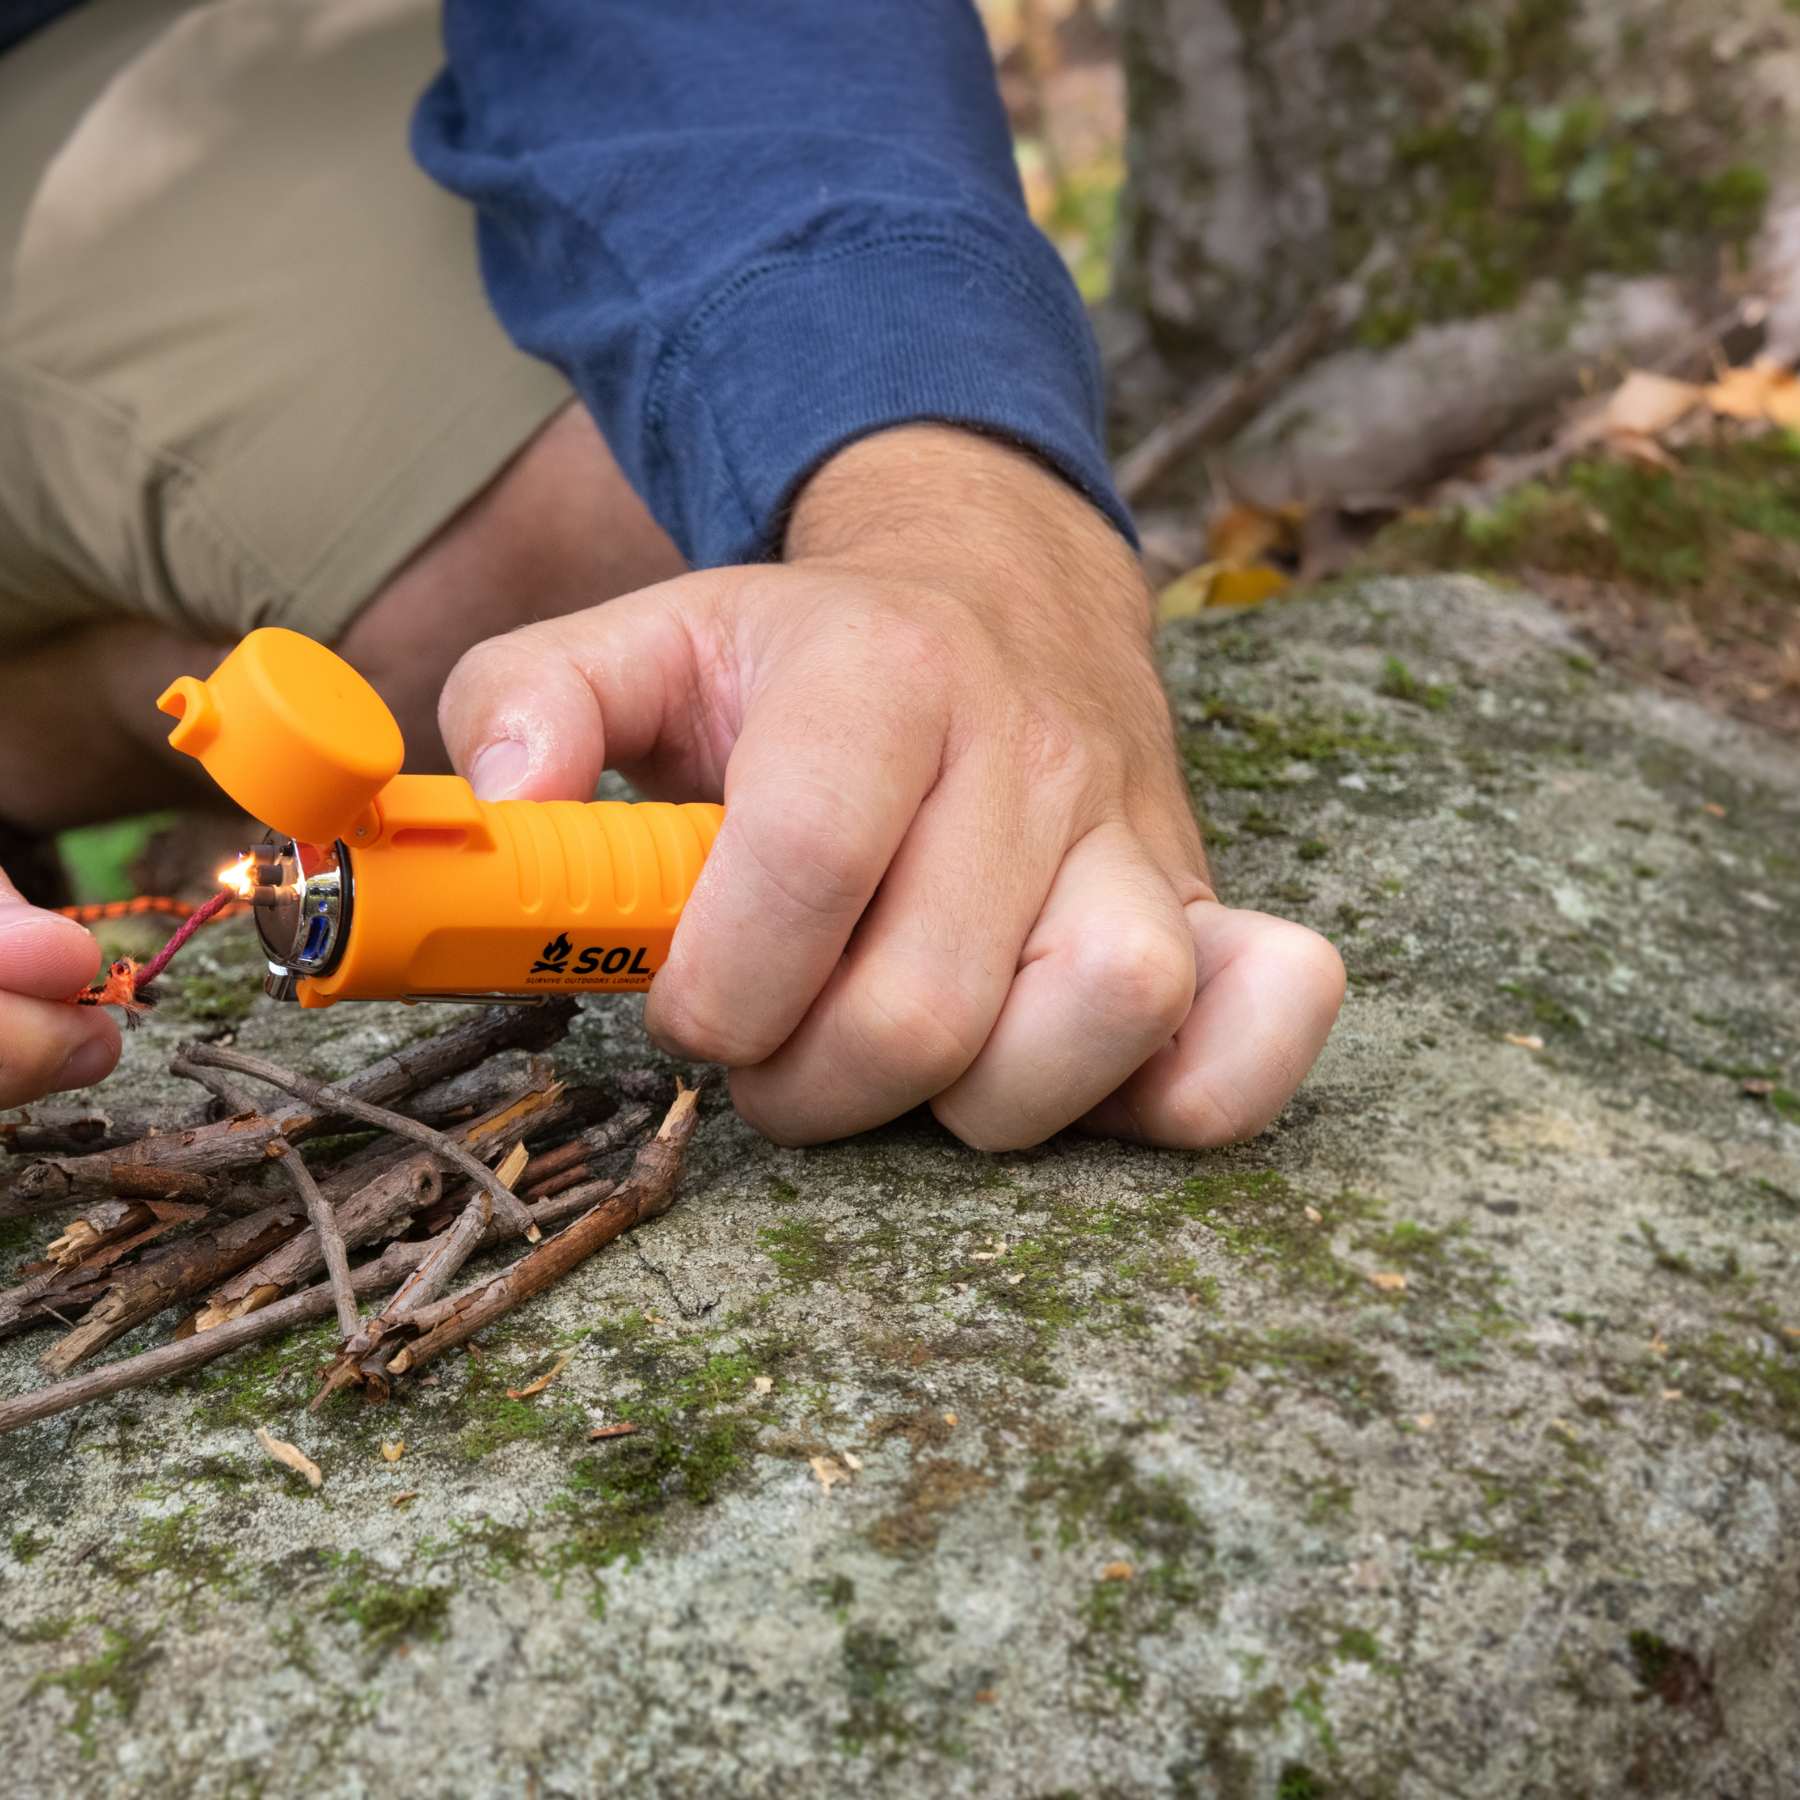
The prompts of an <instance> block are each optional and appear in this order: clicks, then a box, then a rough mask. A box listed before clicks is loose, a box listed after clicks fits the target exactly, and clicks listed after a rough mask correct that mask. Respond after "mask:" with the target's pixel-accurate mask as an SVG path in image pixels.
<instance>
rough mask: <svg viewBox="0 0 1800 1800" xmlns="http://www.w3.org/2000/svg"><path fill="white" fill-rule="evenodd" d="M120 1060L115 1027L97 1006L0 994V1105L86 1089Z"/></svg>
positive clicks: (13, 1104) (117, 1030)
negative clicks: (65, 1091)
mask: <svg viewBox="0 0 1800 1800" xmlns="http://www.w3.org/2000/svg"><path fill="white" fill-rule="evenodd" d="M118 1060H119V1028H118V1026H117V1025H115V1024H114V1023H113V1022H112V1020H111V1019H110V1018H109V1017H108V1016H107V1015H106V1013H105V1012H103V1011H102V1010H101V1009H100V1008H99V1007H97V1006H65V1005H62V1004H59V1003H58V1002H57V1001H54V1000H35V999H32V998H30V997H29V996H28V995H24V994H6V993H0V1108H5V1107H10V1106H24V1105H26V1104H28V1103H29V1102H30V1101H33V1100H38V1099H41V1098H42V1097H43V1096H44V1095H45V1094H53V1093H59V1092H61V1091H62V1090H63V1089H65V1088H78V1087H90V1086H92V1084H93V1083H94V1082H96V1081H99V1080H101V1079H102V1078H103V1077H105V1076H106V1075H108V1074H110V1073H111V1072H112V1069H113V1066H114V1064H116V1063H117V1062H118Z"/></svg>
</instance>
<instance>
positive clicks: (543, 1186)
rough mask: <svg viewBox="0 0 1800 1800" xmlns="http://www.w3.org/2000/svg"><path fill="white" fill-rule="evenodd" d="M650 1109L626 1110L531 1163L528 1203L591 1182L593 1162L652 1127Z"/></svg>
mask: <svg viewBox="0 0 1800 1800" xmlns="http://www.w3.org/2000/svg"><path fill="white" fill-rule="evenodd" d="M650 1117H651V1114H650V1109H649V1107H647V1106H626V1107H622V1108H621V1109H620V1110H619V1111H618V1112H616V1113H614V1114H613V1116H612V1117H611V1118H610V1119H607V1120H606V1121H605V1122H604V1123H602V1124H599V1125H591V1126H589V1127H588V1129H587V1130H586V1131H584V1132H581V1133H580V1134H579V1135H578V1136H576V1137H572V1138H570V1139H569V1141H568V1142H567V1143H566V1144H559V1145H557V1147H556V1148H555V1149H554V1150H545V1151H543V1152H542V1153H540V1154H539V1155H536V1156H534V1157H533V1158H532V1159H531V1164H530V1166H529V1167H528V1168H527V1169H526V1171H525V1175H526V1181H525V1186H524V1188H523V1190H522V1192H523V1194H524V1197H525V1198H526V1199H527V1200H544V1199H547V1198H548V1197H549V1196H550V1195H552V1194H560V1193H561V1192H562V1191H563V1189H564V1188H570V1187H574V1186H575V1185H576V1184H577V1183H578V1182H582V1181H587V1180H590V1179H591V1178H592V1174H593V1164H594V1159H595V1158H596V1157H599V1156H605V1155H607V1154H609V1153H610V1152H611V1151H614V1150H619V1149H623V1148H624V1146H625V1145H627V1144H628V1143H630V1142H631V1140H632V1139H633V1138H634V1137H636V1136H637V1134H638V1133H639V1132H640V1131H642V1130H643V1129H644V1127H645V1126H646V1125H648V1124H649V1123H650Z"/></svg>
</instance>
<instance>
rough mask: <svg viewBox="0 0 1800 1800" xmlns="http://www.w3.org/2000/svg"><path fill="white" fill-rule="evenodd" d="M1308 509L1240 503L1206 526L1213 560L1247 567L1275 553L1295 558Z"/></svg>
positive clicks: (1212, 519) (1230, 507)
mask: <svg viewBox="0 0 1800 1800" xmlns="http://www.w3.org/2000/svg"><path fill="white" fill-rule="evenodd" d="M1305 523H1306V508H1305V507H1304V506H1277V507H1266V506H1250V505H1246V504H1243V503H1241V502H1240V503H1239V504H1237V505H1235V506H1228V507H1226V508H1225V509H1224V510H1223V511H1222V512H1219V513H1216V514H1214V516H1213V517H1212V518H1211V519H1209V520H1208V521H1207V525H1206V547H1207V549H1208V550H1209V551H1211V552H1212V555H1213V560H1214V561H1216V562H1222V563H1225V564H1227V565H1228V566H1230V567H1232V568H1239V569H1242V568H1247V567H1248V566H1249V565H1250V564H1251V563H1254V562H1261V561H1262V560H1263V559H1264V558H1266V557H1268V556H1269V555H1271V554H1275V555H1290V556H1291V555H1293V554H1294V553H1295V552H1297V551H1298V549H1299V547H1300V528H1301V527H1302V526H1303V525H1304V524H1305Z"/></svg>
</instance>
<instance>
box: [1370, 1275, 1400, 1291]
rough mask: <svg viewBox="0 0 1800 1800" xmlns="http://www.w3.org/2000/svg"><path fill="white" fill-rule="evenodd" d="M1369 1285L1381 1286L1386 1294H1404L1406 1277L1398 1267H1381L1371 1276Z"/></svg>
mask: <svg viewBox="0 0 1800 1800" xmlns="http://www.w3.org/2000/svg"><path fill="white" fill-rule="evenodd" d="M1369 1285H1370V1286H1371V1287H1377V1288H1380V1290H1381V1291H1382V1292H1383V1293H1384V1294H1404V1293H1405V1292H1406V1277H1405V1276H1404V1275H1402V1274H1401V1273H1400V1271H1399V1270H1398V1269H1379V1270H1377V1271H1376V1272H1375V1273H1374V1274H1372V1275H1371V1276H1370V1277H1369Z"/></svg>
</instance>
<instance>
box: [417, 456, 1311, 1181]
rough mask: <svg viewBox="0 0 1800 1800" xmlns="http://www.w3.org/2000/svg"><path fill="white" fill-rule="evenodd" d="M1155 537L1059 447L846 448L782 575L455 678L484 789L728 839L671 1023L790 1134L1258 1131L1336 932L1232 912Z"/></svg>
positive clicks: (721, 580) (676, 585) (528, 643)
mask: <svg viewBox="0 0 1800 1800" xmlns="http://www.w3.org/2000/svg"><path fill="white" fill-rule="evenodd" d="M1149 621H1150V603H1149V596H1148V594H1147V592H1146V589H1145V586H1144V582H1143V579H1142V577H1141V575H1140V573H1139V571H1138V568H1137V565H1136V562H1135V560H1134V559H1133V558H1132V556H1131V554H1130V552H1129V549H1128V548H1127V546H1126V545H1125V544H1124V543H1123V542H1122V540H1121V539H1120V538H1119V537H1118V535H1117V534H1116V532H1114V530H1113V529H1112V527H1111V526H1110V525H1109V524H1108V523H1107V522H1106V521H1105V520H1104V519H1103V518H1102V517H1101V515H1100V514H1099V513H1098V512H1096V511H1095V510H1094V509H1093V507H1091V506H1090V505H1089V504H1088V503H1087V502H1086V501H1085V500H1083V499H1082V498H1081V497H1080V496H1079V495H1078V494H1076V493H1075V492H1074V491H1073V490H1072V489H1070V488H1069V487H1068V486H1067V485H1066V484H1065V483H1064V482H1062V481H1061V480H1060V479H1059V478H1058V477H1057V476H1055V475H1053V474H1051V473H1049V472H1048V471H1046V470H1044V469H1042V468H1041V467H1040V466H1039V465H1038V464H1037V463H1036V462H1035V461H1034V460H1032V459H1031V458H1028V457H1026V456H1023V455H1021V454H1018V453H1016V452H1014V451H1011V450H1009V449H1006V448H1004V447H1002V446H1000V445H997V444H993V443H991V442H988V441H987V440H985V439H981V438H978V437H975V436H972V435H970V434H967V433H964V432H960V431H955V430H951V429H949V428H944V427H937V426H911V427H907V428H905V429H903V430H898V431H890V432H885V433H882V434H880V435H879V436H877V437H873V438H869V439H866V440H864V441H863V442H861V443H859V444H856V445H854V446H852V447H851V448H849V449H847V450H845V451H843V452H841V453H840V454H839V455H838V456H836V457H834V458H833V459H832V461H831V462H829V463H828V464H827V465H826V466H825V467H824V468H823V469H822V470H821V471H820V472H819V473H818V474H817V475H815V476H814V478H813V479H812V480H811V481H810V482H809V483H808V485H807V487H806V489H805V491H804V492H803V493H802V495H801V496H800V500H799V504H798V506H797V507H796V509H795V512H794V516H793V519H792V521H791V524H790V527H789V532H788V539H787V561H786V562H785V563H784V564H781V565H779V566H764V567H744V568H733V569H719V570H709V571H705V572H702V573H698V574H692V575H685V576H682V577H680V578H679V579H678V580H675V581H670V582H665V583H663V584H662V585H660V586H657V587H653V588H648V589H645V590H643V591H642V592H640V593H637V594H634V595H631V596H628V597H627V598H625V599H621V600H614V601H612V602H610V603H609V604H607V605H605V606H601V607H596V608H594V609H593V610H591V611H588V612H584V613H577V614H574V615H571V616H569V617H566V618H561V619H556V620H551V621H546V622H544V623H542V624H537V625H532V626H528V627H526V628H525V629H523V630H521V631H517V632H514V633H512V634H511V635H510V636H507V637H502V638H495V639H491V640H489V641H488V642H487V643H485V644H480V645H477V646H476V648H475V649H473V650H472V651H470V652H469V654H468V655H467V656H465V657H464V658H463V660H462V662H461V663H460V664H459V665H458V666H457V668H456V670H455V671H454V673H453V674H452V676H451V678H450V681H449V684H448V685H447V687H446V688H445V690H444V697H443V703H442V706H441V708H440V714H439V717H440V722H441V724H442V726H443V733H444V741H445V743H446V744H447V745H448V746H449V749H450V752H451V754H452V756H453V757H454V758H455V760H456V764H457V766H458V767H459V768H460V769H463V770H464V771H465V772H466V773H467V774H468V775H469V777H470V779H471V780H472V781H473V782H474V784H475V787H476V790H477V791H478V792H479V793H480V794H481V795H482V796H483V797H484V798H486V799H502V798H521V799H524V798H529V799H577V798H586V797H587V796H588V795H590V794H591V793H592V792H593V789H594V783H595V780H596V778H597V777H598V775H599V773H600V770H601V769H602V767H603V766H609V767H613V768H617V769H620V770H622V771H623V772H624V773H625V774H626V775H627V776H629V777H630V778H631V779H632V780H633V781H634V782H635V783H636V784H637V785H638V786H639V787H640V788H641V789H643V790H644V791H645V792H647V793H649V794H652V795H656V796H659V797H662V798H668V799H699V798H717V797H719V796H721V795H722V796H723V798H724V801H725V806H726V817H725V824H724V826H723V828H722V829H721V831H720V834H719V837H718V841H717V843H716V844H715V845H714V847H713V851H712V854H711V856H710V857H709V859H708V861H707V865H706V868H705V871H704V873H703V874H702V876H701V878H700V881H699V884H698V886H697V887H696V889H695V891H694V895H693V898H692V899H691V900H690V901H689V903H688V906H687V910H686V912H685V913H684V914H683V916H682V921H681V925H680V928H679V930H678V931H677V933H676V937H675V943H674V948H673V950H672V952H671V954H670V957H669V960H668V963H667V964H666V965H665V967H664V968H663V970H662V971H661V973H659V974H658V976H657V978H656V982H655V985H654V986H653V988H652V989H651V994H650V1000H649V1006H648V1011H647V1013H646V1022H647V1024H648V1027H649V1030H650V1032H651V1035H652V1036H653V1037H654V1038H656V1039H657V1041H658V1042H659V1043H662V1044H664V1045H666V1046H668V1047H669V1048H671V1049H675V1050H679V1051H681V1052H683V1053H685V1054H687V1055H691V1056H695V1057H701V1058H705V1059H707V1060H711V1061H717V1062H722V1063H726V1064H728V1065H729V1066H730V1067H731V1068H732V1070H733V1071H734V1073H733V1075H732V1084H731V1086H732V1098H733V1099H734V1101H735V1102H736V1104H737V1106H738V1109H739V1111H740V1112H742V1113H743V1114H744V1116H745V1117H746V1118H747V1119H748V1120H749V1121H750V1122H751V1123H752V1124H753V1125H756V1126H757V1127H759V1128H760V1129H761V1130H763V1131H764V1132H766V1133H767V1134H768V1135H769V1136H771V1137H774V1138H776V1139H779V1140H781V1141H783V1142H789V1143H806V1142H813V1141H817V1140H820V1139H825V1138H832V1137H839V1136H843V1135H845V1134H847V1133H850V1132H855V1131H860V1130H863V1129H865V1128H867V1127H869V1126H873V1125H878V1124H880V1123H882V1122H883V1121H885V1120H888V1119H891V1118H894V1117H895V1116H896V1115H898V1114H900V1113H902V1112H905V1111H906V1110H908V1109H909V1108H911V1107H913V1106H916V1105H918V1104H919V1103H920V1102H921V1101H929V1102H930V1103H931V1106H932V1110H933V1111H934V1112H935V1113H936V1114H937V1116H938V1117H939V1119H941V1120H942V1121H943V1122H944V1124H945V1125H947V1126H948V1127H949V1128H950V1130H952V1131H953V1132H955V1133H956V1134H957V1136H958V1137H960V1138H962V1139H963V1140H964V1141H965V1142H967V1143H969V1144H972V1145H975V1146H976V1147H978V1148H981V1149H1006V1148H1013V1147H1019V1146H1024V1145H1029V1144H1035V1143H1038V1142H1041V1141H1042V1140H1043V1139H1044V1138H1046V1137H1048V1136H1050V1135H1051V1134H1052V1133H1053V1132H1056V1131H1058V1130H1060V1129H1062V1128H1063V1127H1064V1126H1068V1125H1071V1124H1077V1123H1079V1124H1082V1125H1084V1126H1086V1127H1087V1128H1088V1129H1091V1130H1095V1131H1102V1132H1106V1133H1108V1134H1111V1135H1116V1136H1120V1137H1132V1138H1138V1139H1142V1140H1145V1141H1148V1142H1151V1143H1157V1144H1166V1145H1175V1146H1195V1147H1198V1146H1202V1145H1210V1144H1221V1143H1226V1142H1229V1141H1231V1140H1234V1139H1237V1138H1242V1137H1247V1136H1250V1135H1252V1134H1253V1133H1255V1132H1257V1131H1259V1130H1261V1129H1262V1127H1263V1126H1265V1125H1266V1124H1268V1122H1269V1121H1270V1120H1271V1119H1272V1118H1273V1117H1274V1116H1275V1114H1276V1113H1277V1112H1278V1111H1279V1110H1280V1109H1281V1107H1282V1106H1283V1105H1284V1104H1285V1102H1286V1101H1287V1099H1288V1097H1289V1096H1290V1095H1291V1094H1292V1093H1293V1091H1294V1089H1295V1088H1296V1087H1297V1086H1298V1085H1299V1082H1300V1080H1301V1078H1302V1077H1303V1076H1304V1075H1305V1073H1306V1071H1307V1070H1308V1069H1309V1068H1310V1067H1311V1065H1312V1062H1313V1059H1314V1058H1315V1057H1316V1056H1317V1055H1318V1052H1319V1049H1320V1047H1321V1046H1322V1045H1323V1043H1324V1041H1325V1037H1326V1034H1327V1032H1328V1031H1329V1030H1330V1028H1331V1023H1332V1020H1333V1019H1334V1018H1335V1017H1336V1014H1337V1009H1338V1005H1339V1002H1340V1000H1341V999H1342V995H1343V967H1342V964H1341V963H1340V962H1339V960H1338V956H1337V953H1336V951H1335V950H1333V949H1332V947H1331V946H1330V944H1328V943H1327V942H1326V941H1325V940H1324V939H1323V938H1321V937H1318V936H1317V935H1315V934H1314V933H1313V932H1311V931H1308V930H1305V929H1304V928H1302V927H1301V926H1298V925H1294V924H1289V923H1286V922H1284V921H1282V920H1278V919H1273V918H1269V917H1267V916H1266V915H1264V914H1261V913H1251V912H1238V911H1232V910H1230V909H1228V908H1226V907H1224V906H1222V905H1220V904H1219V902H1218V901H1217V900H1216V899H1215V898H1214V896H1213V893H1212V890H1211V888H1210V887H1209V886H1208V883H1207V876H1206V864H1205V858H1204V856H1203V854H1202V851H1201V847H1200V836H1199V833H1198V831H1197V829H1196V828H1195V824H1194V818H1193V813H1192V810H1191V808H1190V807H1189V804H1188V800H1187V794H1186V791H1185V788H1184V786H1183V782H1182V778H1181V775H1180V772H1179V770H1178V768H1177V765H1176V760H1175V755H1174V748H1173V744H1172V741H1171V733H1170V723H1169V714H1168V708H1167V705H1166V703H1165V701H1164V698H1163V694H1162V690H1161V687H1160V685H1159V683H1158V680H1157V676H1156V672H1155V669H1154V667H1153V664H1152V662H1151V656H1150V647H1149V636H1150V631H1149Z"/></svg>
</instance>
